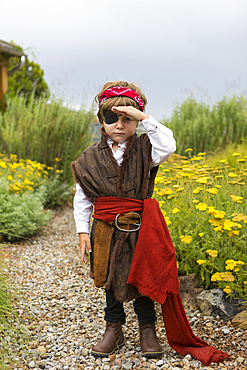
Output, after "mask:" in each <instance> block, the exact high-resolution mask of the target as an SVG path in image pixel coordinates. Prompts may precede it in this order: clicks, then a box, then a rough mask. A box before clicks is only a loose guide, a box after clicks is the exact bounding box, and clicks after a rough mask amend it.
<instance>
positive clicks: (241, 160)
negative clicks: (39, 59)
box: [237, 158, 246, 162]
mask: <svg viewBox="0 0 247 370" xmlns="http://www.w3.org/2000/svg"><path fill="white" fill-rule="evenodd" d="M237 162H246V159H244V158H239V159H238V160H237Z"/></svg>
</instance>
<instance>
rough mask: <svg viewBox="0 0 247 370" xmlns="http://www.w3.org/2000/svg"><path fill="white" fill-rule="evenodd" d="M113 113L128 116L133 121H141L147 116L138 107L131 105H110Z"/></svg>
mask: <svg viewBox="0 0 247 370" xmlns="http://www.w3.org/2000/svg"><path fill="white" fill-rule="evenodd" d="M111 110H112V111H113V112H114V113H116V114H119V113H121V114H122V115H123V116H125V117H128V118H130V119H131V120H134V121H142V120H144V119H147V118H148V116H147V115H146V114H145V113H143V112H141V111H140V110H139V109H136V108H134V107H132V106H131V105H128V106H126V107H125V106H119V107H112V109H111Z"/></svg>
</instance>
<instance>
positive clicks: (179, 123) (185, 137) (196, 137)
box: [163, 95, 247, 154]
mask: <svg viewBox="0 0 247 370" xmlns="http://www.w3.org/2000/svg"><path fill="white" fill-rule="evenodd" d="M163 124H165V125H166V126H167V127H169V128H171V129H172V130H173V135H174V137H175V138H176V141H177V153H178V154H183V153H184V151H185V149H187V148H189V147H190V148H193V149H194V151H195V152H196V153H198V152H199V151H207V152H215V150H220V149H222V148H224V147H225V146H226V145H227V144H229V143H240V142H241V141H242V140H243V138H247V99H246V97H244V96H241V97H240V98H238V97H237V96H232V97H230V98H227V97H224V98H223V99H222V100H221V101H220V102H218V103H217V104H214V105H213V106H212V108H210V106H209V105H208V104H206V103H203V102H197V101H196V99H195V98H194V97H193V95H191V96H189V97H188V98H187V99H185V100H184V101H183V102H182V104H177V106H176V108H175V109H174V111H173V114H172V116H171V118H170V119H164V120H163Z"/></svg>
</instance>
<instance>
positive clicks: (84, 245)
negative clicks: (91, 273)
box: [79, 233, 92, 263]
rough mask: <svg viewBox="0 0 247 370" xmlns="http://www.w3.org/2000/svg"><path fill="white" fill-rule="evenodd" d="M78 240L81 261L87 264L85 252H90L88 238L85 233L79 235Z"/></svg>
mask: <svg viewBox="0 0 247 370" xmlns="http://www.w3.org/2000/svg"><path fill="white" fill-rule="evenodd" d="M79 240H80V249H81V260H82V262H85V263H87V262H88V254H87V252H91V251H92V248H91V242H90V237H89V235H88V234H87V233H80V234H79Z"/></svg>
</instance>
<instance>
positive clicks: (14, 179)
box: [0, 153, 64, 240]
mask: <svg viewBox="0 0 247 370" xmlns="http://www.w3.org/2000/svg"><path fill="white" fill-rule="evenodd" d="M0 158H1V159H0V171H1V172H0V236H1V235H2V236H5V238H7V239H8V240H13V239H15V238H17V237H24V236H30V235H33V234H34V233H35V232H36V231H37V230H38V229H39V228H40V227H41V226H43V225H45V224H46V223H47V222H48V220H49V218H50V214H51V211H44V206H45V205H46V204H48V203H50V202H51V199H52V200H53V204H55V201H56V200H57V203H58V199H55V198H54V197H53V198H51V196H50V194H49V197H48V196H47V193H48V189H49V187H50V181H51V180H50V178H55V177H56V176H59V175H60V170H56V167H55V168H50V167H47V166H46V165H42V164H40V163H37V162H34V161H31V160H29V159H27V160H20V161H18V160H17V156H16V155H11V156H10V158H8V157H5V156H4V155H3V154H1V153H0ZM57 171H58V173H57ZM51 174H53V176H51ZM49 175H50V176H49ZM58 186H59V184H58ZM58 189H59V188H58ZM56 195H57V197H58V196H59V199H60V200H61V198H62V196H63V195H64V194H63V195H62V194H59V193H56Z"/></svg>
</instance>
